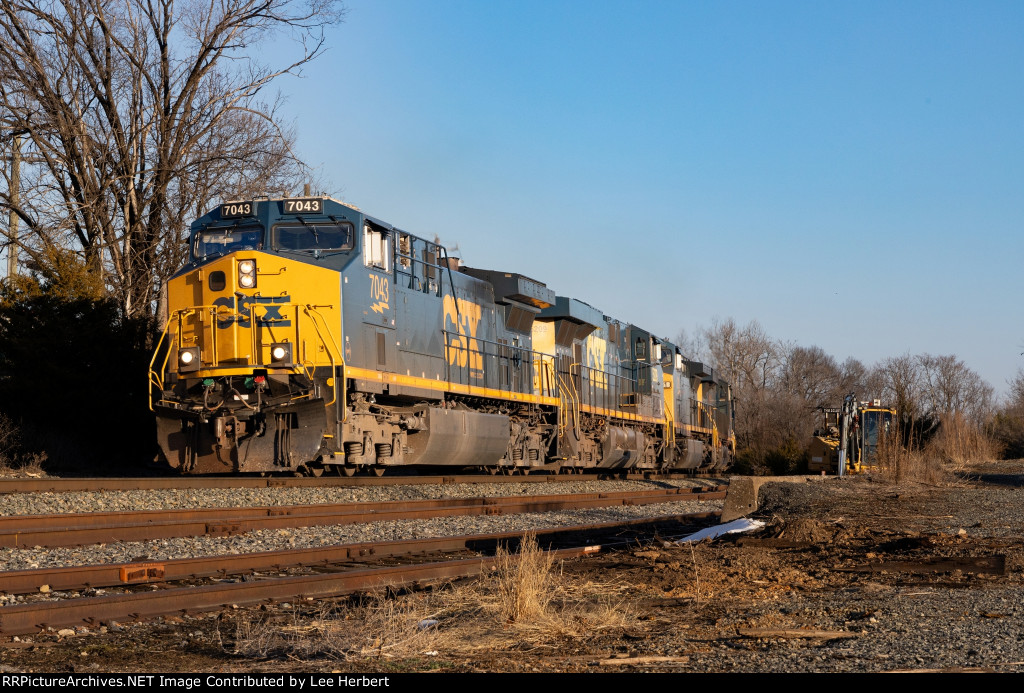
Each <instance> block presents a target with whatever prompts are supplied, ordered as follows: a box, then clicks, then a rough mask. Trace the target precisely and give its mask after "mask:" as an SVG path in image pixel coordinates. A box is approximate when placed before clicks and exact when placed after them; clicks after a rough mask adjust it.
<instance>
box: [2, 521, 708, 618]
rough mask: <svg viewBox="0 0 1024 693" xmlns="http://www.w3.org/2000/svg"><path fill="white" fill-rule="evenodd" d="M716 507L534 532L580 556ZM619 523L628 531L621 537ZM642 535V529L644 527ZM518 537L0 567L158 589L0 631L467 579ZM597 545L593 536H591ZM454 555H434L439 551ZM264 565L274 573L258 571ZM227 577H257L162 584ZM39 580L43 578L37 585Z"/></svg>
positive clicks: (10, 612)
mask: <svg viewBox="0 0 1024 693" xmlns="http://www.w3.org/2000/svg"><path fill="white" fill-rule="evenodd" d="M719 515H720V513H718V512H705V513H693V514H687V515H672V516H664V517H658V518H646V519H643V520H633V521H629V522H613V523H603V524H591V525H577V526H572V527H561V528H558V529H557V530H549V531H545V532H540V533H538V541H539V542H540V543H541V545H542V546H547V547H548V550H549V551H552V552H553V553H554V554H555V556H557V557H559V558H569V557H575V556H585V555H590V554H595V553H599V552H602V551H607V550H609V549H610V548H614V547H616V546H625V545H626V544H628V543H630V542H635V541H637V540H638V538H639V537H640V536H653V535H654V534H655V533H657V534H659V535H660V536H665V529H666V525H670V526H672V527H673V528H674V529H676V530H679V529H680V528H682V527H687V528H688V529H695V528H696V526H700V525H706V524H710V523H711V522H712V521H713V520H714V519H715V518H717V517H718V516H719ZM624 528H630V529H631V530H633V531H632V532H631V533H630V536H629V537H628V538H624V537H623V536H622V534H623V530H624ZM645 532H646V534H645ZM519 538H520V535H518V534H516V533H502V534H489V535H470V536H463V537H447V538H441V539H424V540H408V541H399V542H382V543H378V544H353V545H345V546H335V547H326V548H322V549H310V550H292V551H279V552H265V553H254V554H246V555H239V556H229V557H226V556H216V557H209V558H201V559H181V560H175V561H164V562H161V563H142V564H139V563H133V564H123V565H118V566H82V567H71V568H56V569H46V570H32V571H13V572H7V573H0V590H2V591H5V592H8V593H29V592H35V593H36V594H37V595H38V594H39V592H40V590H41V588H42V586H43V585H46V588H47V589H46V593H47V594H51V593H52V590H54V589H81V588H83V587H93V588H95V587H97V586H100V585H104V586H114V585H116V586H121V587H126V588H131V587H132V586H136V585H139V584H146V585H154V584H156V585H158V586H163V587H166V589H159V590H154V591H143V592H139V591H134V592H133V591H126V592H122V593H119V594H109V595H103V596H92V597H77V598H67V599H56V600H50V599H45V600H44V599H42V598H37V599H35V600H33V601H30V602H28V603H22V604H17V605H13V606H4V607H0V634H4V635H23V634H29V633H35V632H38V631H40V630H43V629H46V628H53V629H58V628H66V627H74V626H83V625H85V626H92V627H95V626H99V625H101V624H103V623H109V622H111V621H121V622H124V621H132V620H140V619H145V618H151V617H155V616H160V615H168V614H189V613H198V612H205V611H216V610H220V609H222V608H224V607H229V606H244V605H255V604H261V603H267V602H275V601H281V600H298V599H317V598H326V597H335V596H340V595H344V594H348V593H351V592H354V591H359V590H367V589H373V588H379V587H383V586H398V585H408V584H414V583H421V582H425V581H435V580H448V579H454V578H461V577H470V576H473V575H477V574H480V573H481V572H484V571H487V570H489V569H490V568H491V566H492V565H493V562H494V559H493V558H492V557H490V556H485V555H481V554H482V553H491V554H493V551H494V549H495V547H497V546H498V545H499V544H514V543H515V542H517V541H518V539H519ZM595 542H600V543H595ZM452 552H456V553H455V555H454V556H451V555H448V556H445V557H444V558H443V559H442V560H437V559H436V556H437V555H438V554H449V553H452ZM397 556H412V557H414V562H413V563H407V562H406V563H403V564H401V565H384V566H381V565H377V566H372V567H366V566H365V565H362V563H363V562H365V561H367V560H374V561H380V560H381V559H385V558H394V557H397ZM295 568H303V569H305V570H306V571H307V574H302V575H285V576H280V575H279V573H280V572H281V571H283V570H287V569H295ZM260 571H270V572H273V573H276V574H275V575H268V574H260ZM231 575H249V576H256V577H257V578H258V579H248V580H246V579H242V580H236V581H231V582H217V583H213V584H202V585H189V586H184V587H182V586H168V584H167V583H169V582H170V581H181V580H198V579H209V578H211V577H216V578H219V579H221V580H223V579H225V578H227V577H229V576H231ZM43 581H45V582H43Z"/></svg>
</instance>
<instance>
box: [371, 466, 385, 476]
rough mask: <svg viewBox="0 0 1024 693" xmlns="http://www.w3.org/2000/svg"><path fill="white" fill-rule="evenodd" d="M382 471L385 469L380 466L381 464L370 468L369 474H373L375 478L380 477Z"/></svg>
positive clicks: (382, 474) (382, 473)
mask: <svg viewBox="0 0 1024 693" xmlns="http://www.w3.org/2000/svg"><path fill="white" fill-rule="evenodd" d="M384 469H385V467H384V465H382V464H375V465H373V466H372V467H370V472H371V473H373V475H374V476H376V477H381V476H384Z"/></svg>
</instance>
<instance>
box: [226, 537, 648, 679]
mask: <svg viewBox="0 0 1024 693" xmlns="http://www.w3.org/2000/svg"><path fill="white" fill-rule="evenodd" d="M497 559H498V560H497V562H496V565H495V568H494V570H492V571H490V573H489V574H486V575H484V576H482V577H480V578H478V579H476V580H473V581H471V582H468V583H466V584H463V585H460V586H454V585H445V586H442V587H439V588H436V589H433V590H431V591H427V592H418V593H414V594H410V595H404V596H400V597H394V596H392V595H389V594H388V593H387V592H384V591H381V592H380V593H378V594H374V595H369V596H366V597H364V598H363V599H362V600H361V601H360V602H359V603H355V604H351V603H346V602H339V603H338V604H337V605H333V606H327V605H324V606H320V607H317V606H314V605H313V604H312V603H310V604H308V606H307V607H306V608H303V609H296V611H295V613H294V615H293V616H291V617H285V618H281V617H268V616H267V615H266V614H265V613H262V612H246V613H244V614H240V615H239V617H238V619H237V621H236V623H235V634H234V635H235V637H234V645H233V647H231V648H230V650H231V651H232V652H233V653H234V654H236V655H239V656H243V657H250V658H259V659H264V658H268V657H288V658H298V659H313V658H328V659H346V660H365V659H380V658H386V659H393V660H404V659H420V658H423V657H435V656H440V657H443V656H445V655H451V656H456V655H460V654H461V655H466V654H470V655H471V654H472V653H474V652H479V651H481V650H489V651H499V652H500V651H508V650H510V649H515V648H518V647H522V646H524V644H527V643H529V644H531V645H540V646H547V645H549V644H550V645H551V646H556V645H555V643H560V642H564V640H565V639H566V638H570V639H571V638H592V637H594V635H595V634H596V633H599V632H608V631H615V630H616V629H618V630H621V629H625V628H628V627H631V626H632V625H634V624H635V623H636V616H635V608H634V607H633V606H632V603H631V601H630V600H631V595H633V594H636V592H637V588H636V586H634V585H628V584H621V583H612V582H607V583H605V582H594V581H590V580H586V581H584V580H576V579H573V578H571V577H567V576H565V575H564V574H563V572H562V571H561V570H557V569H556V565H555V563H554V560H553V558H552V556H551V555H550V554H549V553H547V552H545V551H543V550H541V549H540V548H539V547H538V546H537V541H536V539H535V538H534V537H532V536H529V535H528V536H525V537H524V538H523V540H522V542H521V544H520V551H519V552H518V553H514V554H512V553H508V552H507V551H504V552H501V553H500V554H499V555H498V556H497Z"/></svg>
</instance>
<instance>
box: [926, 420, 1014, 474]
mask: <svg viewBox="0 0 1024 693" xmlns="http://www.w3.org/2000/svg"><path fill="white" fill-rule="evenodd" d="M997 447H998V446H997V445H996V443H995V441H994V440H993V439H992V438H991V437H990V436H989V435H988V434H987V433H986V432H985V431H984V430H982V429H981V428H980V427H979V426H977V425H975V424H972V423H971V422H969V421H967V419H965V418H964V416H963V415H962V414H947V415H945V416H943V417H942V418H941V419H940V422H939V430H938V432H937V433H936V434H935V436H934V437H933V438H932V439H931V440H930V441H928V445H927V446H925V452H926V453H927V454H928V456H929V457H933V458H936V459H938V460H939V461H941V462H942V463H943V464H944V465H946V466H947V467H948V468H949V469H951V470H952V471H954V472H962V471H963V470H964V469H966V468H967V467H968V466H970V465H972V464H976V463H978V462H988V461H990V460H994V459H996V458H997V457H998V454H997Z"/></svg>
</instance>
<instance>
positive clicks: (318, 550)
mask: <svg viewBox="0 0 1024 693" xmlns="http://www.w3.org/2000/svg"><path fill="white" fill-rule="evenodd" d="M720 516H721V511H717V510H716V511H709V512H701V513H688V514H683V515H665V516H660V517H658V518H654V519H652V518H638V519H635V520H627V521H617V522H600V523H594V524H586V525H570V526H567V527H557V528H552V529H548V530H541V531H538V532H536V536H537V540H538V541H539V542H548V543H550V542H554V541H557V540H558V538H559V537H561V536H567V535H572V534H578V533H580V532H595V531H600V530H604V529H611V528H614V527H629V526H633V525H648V524H659V523H665V522H686V521H693V520H704V519H709V518H712V517H720ZM521 536H522V533H521V532H501V533H497V534H474V535H464V536H453V537H433V538H427V539H401V540H395V541H385V542H376V543H368V542H364V543H356V544H337V545H334V546H322V547H315V548H308V549H287V550H284V551H261V552H257V553H248V554H230V555H216V556H200V557H195V558H176V559H171V560H166V561H132V562H128V563H112V564H104V565H91V566H68V567H60V568H36V569H31V570H12V571H5V572H0V593H4V594H31V593H38V592H39V591H40V589H41V588H43V587H44V586H45V587H46V588H47V589H48V590H49V591H51V592H56V591H65V590H81V589H88V588H94V589H95V588H99V587H117V586H120V587H125V586H131V585H140V584H146V583H154V582H171V581H176V580H188V579H200V578H210V577H226V576H229V575H241V574H247V573H253V572H257V571H266V570H286V569H289V568H296V567H307V568H317V567H325V566H332V565H338V564H340V563H353V562H363V561H368V560H374V559H379V558H389V557H394V556H404V555H409V554H417V553H430V552H441V551H466V550H469V551H491V550H493V549H494V546H495V545H496V544H497V543H498V542H510V541H514V540H516V539H518V538H520V537H521Z"/></svg>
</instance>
